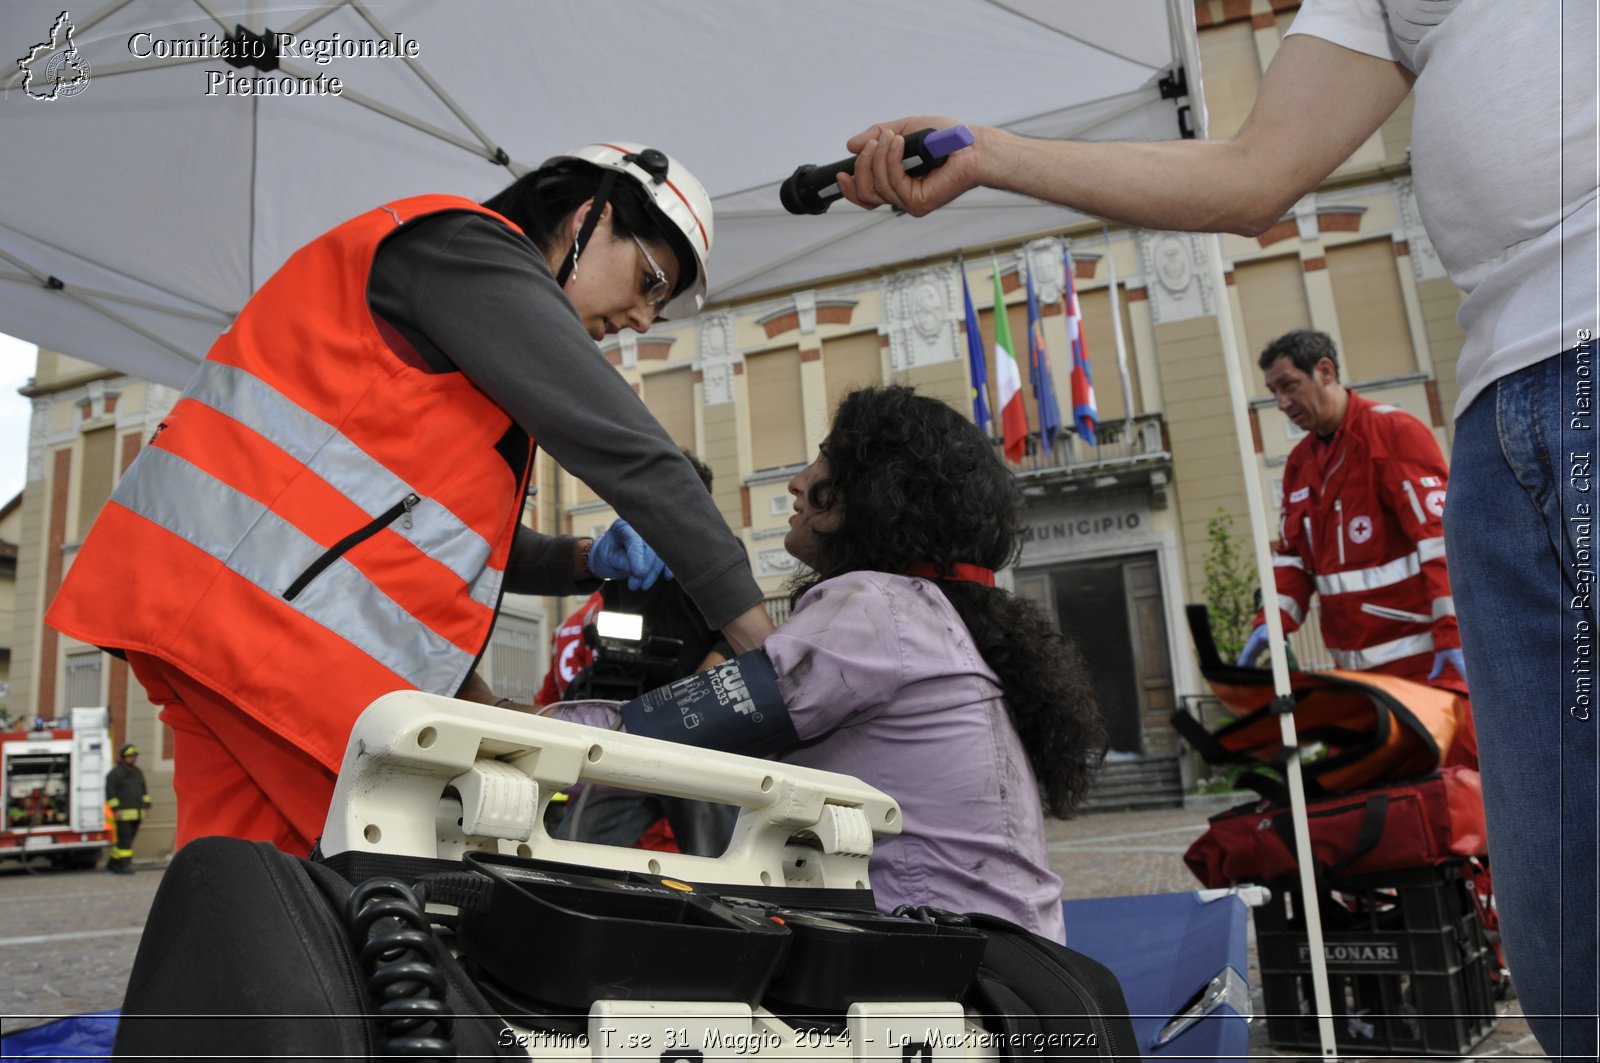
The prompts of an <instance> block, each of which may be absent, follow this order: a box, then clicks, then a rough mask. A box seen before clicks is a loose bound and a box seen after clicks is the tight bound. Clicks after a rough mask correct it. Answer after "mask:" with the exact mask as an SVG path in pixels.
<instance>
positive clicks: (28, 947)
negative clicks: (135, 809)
mask: <svg viewBox="0 0 1600 1063" xmlns="http://www.w3.org/2000/svg"><path fill="white" fill-rule="evenodd" d="M1215 811H1217V808H1216V807H1209V808H1207V807H1192V808H1189V809H1181V808H1169V809H1156V810H1148V811H1133V812H1102V813H1096V814H1094V815H1088V816H1083V817H1080V818H1078V819H1074V820H1067V821H1060V820H1051V821H1048V824H1047V830H1048V834H1049V839H1050V854H1051V861H1052V863H1053V865H1054V867H1055V869H1056V871H1057V872H1058V873H1059V874H1060V875H1061V877H1062V880H1063V882H1064V883H1065V887H1064V890H1063V895H1064V896H1065V897H1068V898H1077V897H1115V896H1123V895H1127V894H1140V893H1160V892H1169V891H1178V890H1189V889H1193V888H1195V886H1196V883H1195V881H1194V879H1193V877H1192V876H1191V875H1190V874H1189V871H1188V869H1187V868H1186V867H1185V866H1184V864H1183V859H1182V857H1183V851H1184V850H1185V849H1186V848H1187V847H1188V845H1189V843H1190V842H1191V841H1193V840H1194V839H1195V838H1196V837H1198V836H1199V835H1200V833H1201V832H1202V831H1203V830H1204V829H1205V821H1206V817H1207V816H1208V815H1211V814H1213V813H1214V812H1215ZM161 872H162V867H161V866H160V865H159V864H143V865H141V866H140V868H139V871H138V873H137V874H134V875H111V874H107V873H106V872H105V871H103V870H100V871H53V870H52V871H40V872H38V873H29V872H28V871H26V870H24V869H22V868H20V867H18V866H17V865H16V864H15V863H14V862H7V863H5V864H3V865H0V1025H3V1027H4V1029H5V1030H6V1031H8V1032H9V1031H15V1030H20V1029H23V1028H26V1027H29V1026H33V1025H37V1024H39V1023H41V1022H46V1021H49V1020H50V1019H51V1018H55V1017H58V1016H63V1015H77V1014H82V1013H85V1012H91V1011H102V1010H106V1009H109V1008H116V1007H118V1006H120V1004H121V1002H122V995H123V992H124V990H125V989H126V987H127V981H128V973H129V971H130V970H131V969H132V966H133V958H134V953H135V950H136V948H137V946H138V940H139V938H138V935H139V932H140V930H141V928H142V927H143V924H144V920H145V917H146V915H147V914H148V912H149V908H150V903H151V900H152V899H153V898H154V896H155V892H156V888H157V886H158V885H159V884H160V881H161ZM1070 934H1071V930H1070V928H1069V929H1068V935H1069V938H1070ZM1250 955H1251V970H1250V972H1249V976H1250V981H1251V985H1252V986H1253V987H1255V988H1254V991H1253V995H1254V998H1255V1008H1256V1011H1257V1014H1261V1013H1262V1012H1263V1011H1264V1008H1263V1003H1262V1000H1261V994H1260V988H1259V974H1258V972H1257V970H1256V966H1255V947H1254V934H1253V932H1252V935H1251V948H1250ZM1500 1007H1501V1011H1502V1015H1501V1018H1500V1021H1499V1023H1498V1024H1497V1026H1496V1027H1495V1029H1494V1030H1493V1031H1492V1032H1491V1033H1490V1035H1489V1036H1488V1037H1487V1038H1485V1039H1484V1041H1483V1042H1481V1043H1480V1044H1479V1045H1477V1046H1475V1047H1474V1049H1473V1050H1472V1055H1470V1056H1465V1057H1440V1056H1434V1057H1430V1058H1431V1059H1434V1060H1439V1059H1446V1058H1462V1059H1476V1060H1489V1059H1523V1060H1528V1059H1542V1058H1544V1057H1543V1056H1541V1055H1539V1054H1538V1053H1539V1049H1538V1045H1537V1043H1536V1042H1535V1041H1534V1040H1533V1038H1532V1036H1531V1035H1530V1034H1529V1033H1528V1027H1527V1023H1526V1022H1525V1021H1524V1020H1523V1019H1522V1015H1521V1011H1520V1009H1519V1008H1518V1006H1517V1004H1516V1001H1515V1000H1512V1001H1510V1002H1509V1003H1504V1004H1502V1005H1500ZM1250 1051H1251V1056H1252V1058H1263V1059H1272V1058H1284V1056H1283V1054H1282V1053H1279V1052H1276V1051H1274V1050H1273V1049H1272V1047H1271V1046H1270V1045H1268V1043H1267V1040H1266V1028H1265V1023H1264V1022H1263V1021H1260V1020H1258V1021H1257V1022H1256V1023H1255V1025H1254V1027H1253V1029H1252V1034H1251V1047H1250ZM1387 1058H1388V1060H1390V1061H1391V1063H1392V1061H1393V1060H1395V1059H1397V1058H1402V1057H1387Z"/></svg>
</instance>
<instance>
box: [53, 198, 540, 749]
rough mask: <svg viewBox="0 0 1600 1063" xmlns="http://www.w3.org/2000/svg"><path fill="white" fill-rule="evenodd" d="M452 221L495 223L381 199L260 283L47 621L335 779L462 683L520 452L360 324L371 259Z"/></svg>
mask: <svg viewBox="0 0 1600 1063" xmlns="http://www.w3.org/2000/svg"><path fill="white" fill-rule="evenodd" d="M456 210H462V211H476V212H478V213H482V214H488V215H490V216H491V217H496V218H498V217H499V215H496V214H493V212H491V211H488V210H485V209H484V208H483V207H480V206H478V205H477V204H476V203H473V202H471V201H470V200H466V199H461V198H458V197H455V196H419V197H416V198H413V199H406V200H401V201H399V202H395V203H391V204H388V205H386V206H383V207H379V208H377V209H375V210H372V211H369V212H368V213H366V214H363V215H361V216H360V217H357V218H354V219H352V220H350V221H348V222H346V223H344V224H343V225H340V226H339V227H338V228H336V229H334V230H332V231H331V232H329V233H327V234H325V235H323V236H321V237H318V238H317V239H316V240H313V241H312V242H311V243H310V244H308V245H306V246H305V247H303V248H301V249H300V250H299V251H298V252H296V253H295V255H294V256H293V257H292V258H290V259H289V261H288V262H287V263H285V264H284V266H283V268H282V269H280V270H279V271H278V272H277V273H276V274H274V275H273V276H272V277H271V278H270V279H269V280H268V281H267V282H266V284H264V285H263V286H262V287H261V289H260V290H259V291H258V292H257V293H256V294H255V295H254V296H253V297H252V298H251V299H250V301H249V302H248V303H247V304H246V305H245V308H244V309H243V310H242V311H241V312H240V314H239V316H238V318H237V319H235V321H234V323H233V326H232V327H231V328H230V329H229V330H228V331H227V332H225V333H224V334H223V335H222V336H221V337H219V338H218V340H217V341H216V343H215V344H213V346H212V348H211V350H210V352H209V354H208V355H207V357H206V360H205V361H204V362H203V363H202V364H201V366H200V368H199V369H198V370H197V371H196V372H195V375H194V377H193V378H192V379H191V380H190V382H189V385H188V387H187V388H185V389H184V392H183V395H182V396H181V397H180V398H179V400H178V402H177V404H176V405H175V406H174V407H173V408H172V411H171V412H170V413H169V414H168V415H167V416H166V417H165V418H164V419H163V420H162V422H161V424H160V426H159V427H158V428H157V430H156V434H155V436H154V437H153V438H152V439H151V441H150V444H149V445H148V446H146V447H145V448H144V449H143V450H142V451H141V452H140V454H139V456H138V458H137V459H136V460H135V461H134V463H133V465H132V466H131V467H130V468H129V469H128V472H127V473H126V474H125V475H124V476H123V478H122V480H121V481H120V482H119V483H118V485H117V488H116V490H115V492H114V493H113V494H112V496H111V500H110V502H108V503H107V505H106V507H105V509H104V510H103V512H102V513H101V515H100V517H99V518H98V519H97V520H96V521H95V524H94V527H93V528H92V529H91V531H90V533H89V535H88V537H87V538H86V539H85V541H84V543H83V545H82V547H81V548H80V549H79V551H78V554H77V556H76V558H75V559H74V560H73V563H72V568H71V570H70V572H69V573H68V576H67V579H66V581H65V583H64V584H63V586H62V588H61V591H60V593H59V594H58V595H57V596H56V599H55V601H54V602H53V603H52V604H51V606H50V610H49V612H48V613H47V614H46V617H45V619H46V620H47V621H48V622H49V623H50V624H51V625H53V626H54V627H56V628H57V629H59V630H61V631H63V632H65V633H67V634H69V635H71V636H73V637H75V638H79V639H82V640H84V641H86V642H90V643H93V644H94V645H97V646H102V647H108V648H117V649H126V650H139V651H143V652H145V653H148V654H152V655H154V656H156V657H159V658H161V659H163V660H165V661H167V662H169V663H170V664H172V665H174V666H175V667H177V668H180V669H182V670H183V671H184V672H186V673H188V674H189V675H191V676H193V677H194V678H195V679H197V680H198V681H200V682H202V683H204V684H206V685H207V686H209V687H211V688H212V689H214V690H215V691H217V692H218V693H219V694H221V695H222V696H224V697H226V698H228V699H230V700H231V701H232V702H233V703H234V704H235V705H237V706H239V707H240V708H242V709H243V710H245V711H246V712H248V713H250V714H251V715H252V716H254V717H255V718H256V719H258V720H260V721H261V722H262V723H263V724H264V725H266V726H267V727H269V728H270V729H272V730H273V731H275V732H276V733H278V734H279V735H281V736H282V737H283V738H285V739H286V740H288V741H289V742H291V743H293V744H294V745H295V746H297V747H298V748H300V749H303V750H305V751H307V752H308V753H310V754H312V755H313V756H315V757H316V758H317V759H318V760H320V761H321V762H322V763H323V764H325V765H326V766H327V767H328V768H329V769H330V770H334V771H337V770H338V767H339V764H340V761H341V760H342V758H343V755H344V749H345V744H346V741H347V739H348V736H349V733H350V728H351V725H352V724H353V723H354V722H355V719H356V717H357V716H358V715H360V713H361V711H362V710H363V709H365V708H366V707H367V705H368V704H369V703H371V702H372V701H373V700H374V699H375V698H377V697H379V696H381V695H383V694H385V693H388V692H390V691H393V690H402V689H419V690H425V691H429V692H432V693H437V694H454V693H456V692H457V691H458V690H459V689H460V688H461V685H462V683H463V682H465V681H466V679H467V677H468V675H469V674H470V673H471V671H472V669H473V666H474V665H475V663H476V661H477V658H478V655H479V653H480V652H481V651H482V649H483V647H484V645H485V644H486V643H487V641H488V637H489V632H490V629H491V627H492V626H493V623H494V617H495V612H496V610H497V608H498V606H499V601H500V595H501V585H502V582H503V580H504V576H505V567H506V560H507V557H508V556H509V554H510V550H511V542H512V538H513V537H514V535H515V533H516V528H517V524H518V520H519V518H520V516H521V513H522V506H523V498H524V494H525V492H526V487H527V479H528V474H529V470H530V469H531V467H532V457H533V441H532V440H531V439H530V438H529V437H528V435H527V433H525V432H524V431H522V429H521V428H519V427H518V426H517V425H516V423H515V422H513V421H512V419H511V418H510V417H509V416H508V415H507V414H506V413H505V411H503V410H502V409H501V408H500V407H499V406H497V405H496V404H495V403H494V401H493V400H492V399H490V398H489V397H488V396H487V395H485V394H484V393H483V392H481V391H480V390H478V388H477V387H475V386H474V385H473V384H472V383H471V382H470V381H469V380H467V379H466V377H464V376H463V375H462V374H461V373H459V372H449V373H434V372H429V371H427V370H426V369H425V368H424V367H422V366H419V365H415V364H411V361H409V360H407V359H402V358H401V357H399V356H397V355H396V353H395V352H394V351H393V350H391V348H390V347H389V346H388V344H386V343H385V342H384V340H383V338H382V337H381V336H380V334H379V331H378V328H377V326H376V325H375V324H374V321H373V317H372V313H371V311H370V309H369V308H368V305H367V280H368V275H369V274H370V272H371V269H372V264H373V260H374V257H375V256H376V254H377V250H378V247H379V244H380V243H381V242H382V241H383V240H384V239H385V238H386V237H388V236H391V235H392V234H394V232H395V231H396V230H397V229H398V228H399V227H400V226H402V225H404V224H407V223H410V222H413V221H415V220H417V219H419V218H422V217H424V216H426V215H430V214H436V213H439V212H441V211H456ZM500 220H502V221H504V220H505V219H503V218H502V219H500ZM506 224H510V223H509V222H507V223H506ZM519 231H520V230H519Z"/></svg>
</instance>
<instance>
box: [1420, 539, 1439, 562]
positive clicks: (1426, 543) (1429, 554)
mask: <svg viewBox="0 0 1600 1063" xmlns="http://www.w3.org/2000/svg"><path fill="white" fill-rule="evenodd" d="M1443 556H1444V539H1442V538H1440V537H1439V536H1435V537H1433V538H1432V539H1418V540H1417V560H1418V561H1421V562H1422V563H1423V564H1427V563H1428V562H1429V561H1432V560H1434V559H1436V558H1440V557H1443Z"/></svg>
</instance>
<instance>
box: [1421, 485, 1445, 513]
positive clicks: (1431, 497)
mask: <svg viewBox="0 0 1600 1063" xmlns="http://www.w3.org/2000/svg"><path fill="white" fill-rule="evenodd" d="M1422 504H1423V505H1424V506H1426V507H1427V508H1428V512H1429V513H1432V514H1433V515H1434V516H1435V517H1442V516H1444V492H1443V491H1429V492H1428V497H1427V498H1424V499H1423V500H1422Z"/></svg>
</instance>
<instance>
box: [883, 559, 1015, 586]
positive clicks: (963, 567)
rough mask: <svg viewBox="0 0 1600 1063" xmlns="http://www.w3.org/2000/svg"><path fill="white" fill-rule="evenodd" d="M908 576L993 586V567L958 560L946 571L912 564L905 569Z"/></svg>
mask: <svg viewBox="0 0 1600 1063" xmlns="http://www.w3.org/2000/svg"><path fill="white" fill-rule="evenodd" d="M905 574H906V575H908V576H921V577H922V578H923V579H942V580H960V581H962V582H964V583H976V584H979V585H980V586H983V587H993V586H994V569H992V568H980V567H979V566H977V565H969V564H967V563H966V562H964V561H958V562H957V563H956V564H954V565H951V566H950V571H949V572H948V573H944V572H940V571H939V570H938V569H936V568H934V567H933V566H932V565H929V564H921V565H912V566H911V567H910V568H908V569H906V573H905Z"/></svg>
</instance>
